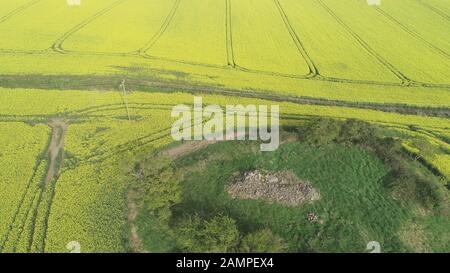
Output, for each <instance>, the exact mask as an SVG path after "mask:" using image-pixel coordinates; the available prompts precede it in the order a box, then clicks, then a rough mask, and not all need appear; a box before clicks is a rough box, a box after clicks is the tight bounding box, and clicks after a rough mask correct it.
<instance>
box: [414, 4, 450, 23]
mask: <svg viewBox="0 0 450 273" xmlns="http://www.w3.org/2000/svg"><path fill="white" fill-rule="evenodd" d="M417 1H418V2H419V3H420V4H421V5H422V6H424V7H426V8H428V9H429V10H431V11H433V12H434V13H436V14H437V15H439V16H441V17H442V18H444V19H447V20H448V21H450V15H448V14H446V13H445V12H443V11H441V10H440V9H438V8H436V7H434V6H433V5H430V4H429V3H426V2H425V1H423V0H417Z"/></svg>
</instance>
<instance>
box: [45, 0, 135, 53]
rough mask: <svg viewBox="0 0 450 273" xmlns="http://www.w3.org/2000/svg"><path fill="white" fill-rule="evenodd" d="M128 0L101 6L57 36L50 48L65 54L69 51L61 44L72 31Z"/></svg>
mask: <svg viewBox="0 0 450 273" xmlns="http://www.w3.org/2000/svg"><path fill="white" fill-rule="evenodd" d="M126 1H128V0H118V1H115V2H114V3H112V4H111V5H109V6H108V7H106V8H103V9H102V10H100V11H99V12H97V13H96V14H94V15H92V16H90V17H88V18H87V19H85V20H84V21H82V22H81V23H79V24H78V25H76V26H74V27H73V28H71V29H70V30H69V31H67V32H66V33H64V34H63V35H62V36H61V37H59V38H58V39H57V40H56V41H55V42H54V43H53V44H52V45H51V47H50V49H51V50H53V51H55V52H58V53H62V54H66V53H68V52H70V51H67V50H65V49H64V48H63V44H64V42H65V41H66V40H67V39H68V38H69V37H70V36H71V35H73V34H74V33H76V32H78V31H79V30H81V29H83V28H84V27H86V26H87V25H89V24H90V23H92V22H93V21H95V20H96V19H97V18H99V17H101V16H103V15H104V14H106V13H108V12H109V11H111V10H112V9H114V8H115V7H117V6H119V5H120V4H122V3H124V2H126Z"/></svg>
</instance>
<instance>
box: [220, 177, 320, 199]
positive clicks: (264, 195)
mask: <svg viewBox="0 0 450 273" xmlns="http://www.w3.org/2000/svg"><path fill="white" fill-rule="evenodd" d="M233 180H234V181H233V183H231V184H230V185H229V186H227V189H226V190H227V192H228V193H229V194H230V195H231V196H232V197H233V198H240V199H260V200H265V201H268V202H271V203H279V204H283V205H286V206H299V205H302V204H304V203H309V202H314V201H317V200H319V199H320V194H319V192H318V191H317V190H315V189H314V188H313V187H312V185H311V184H310V183H309V182H308V181H302V180H300V179H298V177H297V176H296V175H295V174H294V173H292V172H291V171H281V172H273V173H268V172H264V171H260V170H255V171H249V172H245V173H244V174H243V175H242V174H237V175H235V176H234V178H233Z"/></svg>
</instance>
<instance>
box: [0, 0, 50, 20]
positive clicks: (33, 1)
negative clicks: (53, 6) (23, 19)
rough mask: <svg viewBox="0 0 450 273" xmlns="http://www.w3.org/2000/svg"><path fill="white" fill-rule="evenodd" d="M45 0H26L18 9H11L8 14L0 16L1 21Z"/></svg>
mask: <svg viewBox="0 0 450 273" xmlns="http://www.w3.org/2000/svg"><path fill="white" fill-rule="evenodd" d="M41 1H43V0H32V1H29V2H26V3H25V4H23V5H21V6H19V7H17V8H16V9H14V10H12V11H10V12H9V13H7V14H6V15H4V16H2V17H0V23H3V22H5V21H7V20H8V19H10V18H11V17H13V16H14V15H16V14H19V13H21V12H22V11H25V10H26V9H28V8H29V7H32V6H34V5H35V4H37V3H39V2H41Z"/></svg>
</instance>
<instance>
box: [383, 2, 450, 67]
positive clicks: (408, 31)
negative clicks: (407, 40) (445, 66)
mask: <svg viewBox="0 0 450 273" xmlns="http://www.w3.org/2000/svg"><path fill="white" fill-rule="evenodd" d="M374 9H375V10H376V11H377V12H378V13H379V14H381V15H382V16H384V17H385V18H387V19H388V20H390V21H391V22H392V23H393V24H394V25H396V26H398V27H400V28H401V29H403V31H405V32H406V33H408V34H409V35H411V36H412V37H414V38H416V39H417V40H419V41H421V42H423V43H424V44H425V45H426V46H427V47H428V48H430V49H432V50H434V51H436V52H438V53H439V54H441V55H443V56H444V57H446V58H450V54H448V53H447V52H446V51H444V50H442V49H441V48H439V47H437V46H436V45H434V44H433V43H431V42H429V41H428V40H426V39H425V38H423V37H422V36H420V34H418V33H417V32H415V31H413V30H411V29H409V28H408V27H407V26H405V25H404V24H403V23H401V22H400V21H399V20H397V19H395V18H394V17H392V16H391V15H390V14H389V13H387V12H386V11H384V10H383V9H381V8H379V7H374Z"/></svg>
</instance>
